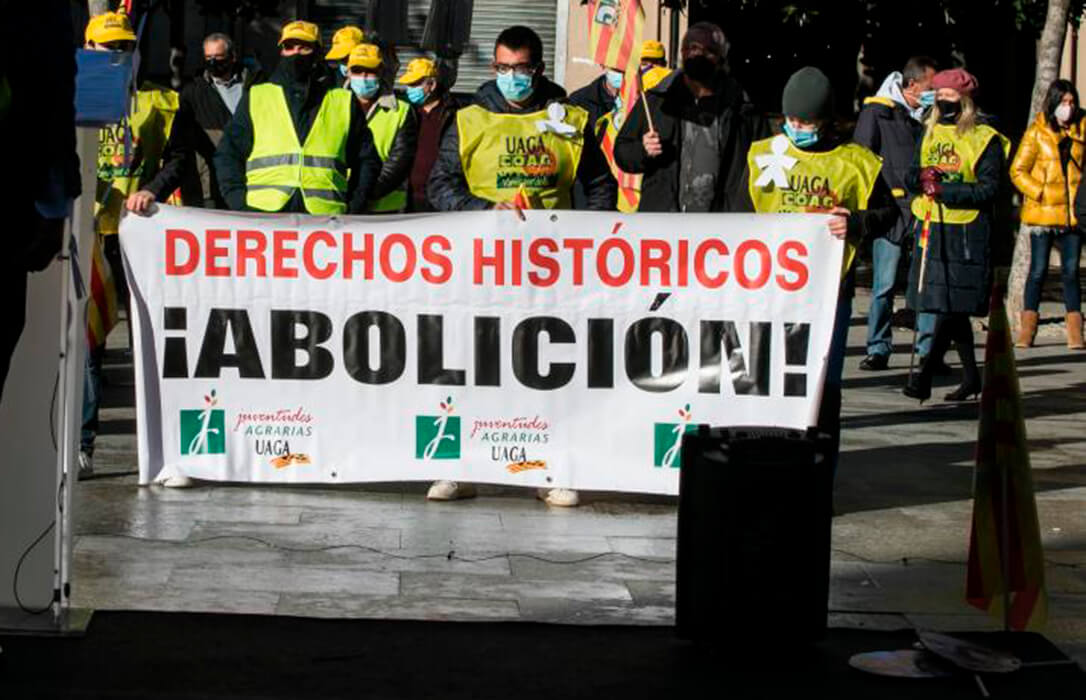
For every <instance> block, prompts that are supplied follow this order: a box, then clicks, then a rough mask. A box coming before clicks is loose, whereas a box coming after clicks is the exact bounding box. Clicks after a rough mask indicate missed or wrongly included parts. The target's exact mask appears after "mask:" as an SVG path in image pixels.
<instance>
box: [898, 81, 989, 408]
mask: <svg viewBox="0 0 1086 700" xmlns="http://www.w3.org/2000/svg"><path fill="white" fill-rule="evenodd" d="M932 87H933V88H934V89H935V106H934V107H932V110H931V113H930V114H929V115H928V117H927V119H926V120H925V122H924V135H923V137H922V138H921V140H920V143H919V144H918V145H917V150H916V157H915V159H914V161H913V165H912V167H911V168H910V169H909V173H908V175H907V177H906V180H905V186H906V187H907V188H908V190H909V192H910V193H912V194H913V195H914V196H913V202H912V213H913V218H914V219H915V222H916V223H914V227H915V229H916V231H917V237H918V238H919V240H920V241H921V244H922V246H923V249H922V251H921V253H920V254H919V255H916V256H914V257H913V260H912V265H911V266H910V268H909V287H908V290H907V292H908V300H909V306H910V307H911V308H913V309H915V310H916V311H922V312H929V313H936V314H938V315H939V316H938V317H937V318H936V321H935V330H934V332H933V334H932V339H931V354H930V356H931V357H941V356H942V353H944V352H946V350H947V348H949V347H950V342H951V341H953V342H954V345H955V347H956V348H957V351H958V358H959V359H960V360H961V363H962V375H963V376H962V383H961V385H960V386H959V387H958V388H957V389H955V390H954V391H952V392H950V393H949V394H947V395H946V400H947V401H964V400H967V399H968V398H969V397H972V396H976V395H978V394H979V393H980V389H981V386H980V384H981V381H980V372H978V371H977V360H976V357H975V356H974V343H973V326H972V323H971V321H970V318H969V317H970V316H985V315H987V313H988V301H989V292H990V289H991V283H992V270H991V248H992V243H991V239H992V236H993V229H994V227H995V225H996V221H995V217H994V216H993V209H994V207H995V206H996V205H997V203H998V201H999V199H1000V194H1001V190H1002V184H1003V178H1004V174H1005V172H1006V170H1005V164H1006V161H1007V156H1008V155H1009V153H1010V141H1008V140H1007V138H1006V137H1005V136H1003V135H1002V134H1000V133H999V132H998V131H996V130H995V129H993V128H992V127H990V126H988V125H986V124H981V123H978V121H977V108H976V104H975V103H974V102H973V93H974V92H975V91H976V89H977V80H976V78H974V77H973V76H972V75H970V74H969V73H967V72H966V71H964V70H962V69H961V68H955V69H953V70H945V71H940V72H939V73H936V74H935V77H934V78H933V80H932ZM936 353H938V354H936ZM931 378H932V372H931V370H930V369H929V367H928V366H927V365H926V364H925V365H924V366H923V367H921V370H920V372H919V373H917V374H915V375H913V376H911V377H910V379H909V382H908V383H907V384H906V385H905V388H904V389H903V390H902V391H903V393H904V394H905V395H906V396H908V397H910V398H914V399H919V400H921V401H924V400H926V399H928V398H929V397H930V396H931Z"/></svg>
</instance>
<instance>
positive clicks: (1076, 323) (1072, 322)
mask: <svg viewBox="0 0 1086 700" xmlns="http://www.w3.org/2000/svg"><path fill="white" fill-rule="evenodd" d="M1067 347H1069V348H1070V349H1072V350H1082V349H1083V348H1086V342H1083V340H1082V312H1081V311H1072V312H1070V313H1068V314H1067Z"/></svg>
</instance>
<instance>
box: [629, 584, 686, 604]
mask: <svg viewBox="0 0 1086 700" xmlns="http://www.w3.org/2000/svg"><path fill="white" fill-rule="evenodd" d="M626 588H627V589H629V591H630V595H632V596H633V599H634V603H636V604H637V605H641V606H645V607H663V608H674V607H675V582H674V581H671V582H666V581H627V582H626Z"/></svg>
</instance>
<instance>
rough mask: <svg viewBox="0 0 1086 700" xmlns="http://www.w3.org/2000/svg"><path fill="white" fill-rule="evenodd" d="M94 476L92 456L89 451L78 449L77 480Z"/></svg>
mask: <svg viewBox="0 0 1086 700" xmlns="http://www.w3.org/2000/svg"><path fill="white" fill-rule="evenodd" d="M92 476H94V457H93V456H92V455H91V453H90V452H84V451H83V450H80V451H79V480H80V481H82V480H83V479H88V478H90V477H92Z"/></svg>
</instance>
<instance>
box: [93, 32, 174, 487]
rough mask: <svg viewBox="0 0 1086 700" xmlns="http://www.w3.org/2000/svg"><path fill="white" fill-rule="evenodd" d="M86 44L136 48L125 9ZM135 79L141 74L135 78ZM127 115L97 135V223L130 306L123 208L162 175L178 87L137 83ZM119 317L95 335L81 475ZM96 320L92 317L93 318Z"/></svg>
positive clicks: (116, 279) (95, 427)
mask: <svg viewBox="0 0 1086 700" xmlns="http://www.w3.org/2000/svg"><path fill="white" fill-rule="evenodd" d="M84 39H85V46H86V48H88V49H91V50H94V51H113V52H118V53H120V52H132V51H134V50H135V48H136V39H137V37H136V33H135V32H134V31H132V24H131V22H130V21H129V18H128V15H126V14H125V13H124V12H123V11H118V12H106V13H103V14H100V15H96V16H94V17H92V18H91V19H90V21H89V22H88V23H87V28H86V31H85V34H84ZM136 80H137V81H138V80H139V77H138V76H136ZM137 86H138V87H137V89H136V91H135V93H134V95H133V97H132V102H131V104H130V108H129V116H128V117H127V119H125V120H123V121H121V122H120V123H118V124H110V125H109V126H105V127H102V128H101V130H100V131H99V137H98V185H97V193H96V197H95V210H94V224H95V232H96V235H97V236H99V239H98V240H97V241H96V245H100V246H101V252H102V257H103V259H104V261H105V265H107V266H108V268H109V270H108V275H107V277H106V278H105V279H103V283H104V284H110V278H112V285H113V286H115V288H116V296H117V298H118V299H120V300H121V301H122V303H124V304H125V305H127V300H128V294H127V293H126V289H127V285H126V284H125V275H124V265H123V264H122V262H121V248H120V242H119V240H118V236H117V233H118V230H119V227H120V219H121V212H122V211H123V210H124V208H125V202H126V201H127V200H128V197H129V195H132V194H134V193H136V192H137V191H139V190H140V189H141V188H142V187H143V186H144V185H146V183H148V182H149V181H150V180H151V179H152V178H153V177H154V176H155V175H156V174H157V173H158V170H159V167H160V165H161V160H162V154H163V152H164V151H165V148H166V142H167V140H168V139H169V136H170V130H171V129H172V127H173V121H174V117H175V116H176V115H177V110H178V106H179V102H180V101H179V97H178V94H177V93H176V92H174V91H173V90H171V89H169V88H166V87H162V86H159V85H156V84H154V83H152V82H149V81H142V82H137ZM114 320H115V319H103V320H102V325H101V330H102V331H103V332H102V333H101V334H95V338H96V341H97V342H96V343H93V344H94V347H89V348H88V353H87V367H86V377H85V378H84V392H83V393H84V396H83V428H82V435H81V441H80V457H79V473H80V476H81V477H87V476H89V475H90V474H92V473H93V471H94V467H93V456H94V445H95V442H96V439H97V434H98V409H99V404H100V396H101V370H102V361H103V358H104V356H105V341H106V338H105V336H106V335H107V334H108V332H109V330H110V328H111V327H112V323H113V321H114ZM92 322H93V321H92Z"/></svg>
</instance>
